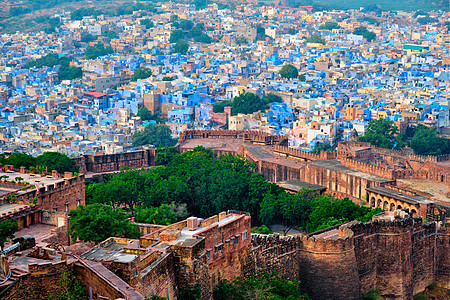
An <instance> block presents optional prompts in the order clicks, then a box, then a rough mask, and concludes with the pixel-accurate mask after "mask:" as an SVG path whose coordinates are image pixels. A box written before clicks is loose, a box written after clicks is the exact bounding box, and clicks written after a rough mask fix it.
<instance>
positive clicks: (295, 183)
mask: <svg viewBox="0 0 450 300" xmlns="http://www.w3.org/2000/svg"><path fill="white" fill-rule="evenodd" d="M276 184H277V185H279V186H281V187H282V188H284V189H287V190H289V191H295V192H298V191H300V190H301V189H302V188H311V189H313V190H315V191H321V190H326V189H327V188H326V187H325V186H323V185H319V184H314V183H308V182H305V181H301V180H296V179H290V180H286V181H280V182H276Z"/></svg>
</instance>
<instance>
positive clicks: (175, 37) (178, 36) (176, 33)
mask: <svg viewBox="0 0 450 300" xmlns="http://www.w3.org/2000/svg"><path fill="white" fill-rule="evenodd" d="M183 38H184V33H183V30H180V29H176V30H173V31H172V32H171V33H170V38H169V42H171V43H176V42H178V41H180V40H182V39H183Z"/></svg>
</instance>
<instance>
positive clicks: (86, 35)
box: [80, 32, 97, 43]
mask: <svg viewBox="0 0 450 300" xmlns="http://www.w3.org/2000/svg"><path fill="white" fill-rule="evenodd" d="M95 40H97V37H96V36H95V35H92V34H90V33H88V32H83V33H82V34H81V39H80V42H82V43H90V42H93V41H95Z"/></svg>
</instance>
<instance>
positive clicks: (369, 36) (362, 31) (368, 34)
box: [353, 26, 377, 42]
mask: <svg viewBox="0 0 450 300" xmlns="http://www.w3.org/2000/svg"><path fill="white" fill-rule="evenodd" d="M353 34H355V35H362V36H363V38H365V39H366V40H367V41H368V42H371V41H373V40H375V39H376V38H377V35H376V34H375V33H374V32H372V31H369V30H367V28H366V27H364V26H360V27H356V28H355V30H354V31H353Z"/></svg>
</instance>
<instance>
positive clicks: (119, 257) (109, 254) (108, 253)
mask: <svg viewBox="0 0 450 300" xmlns="http://www.w3.org/2000/svg"><path fill="white" fill-rule="evenodd" d="M128 245H129V244H128V243H118V242H115V241H114V242H111V243H109V244H107V245H105V246H103V247H96V248H94V249H92V250H90V251H88V252H86V253H84V254H83V255H81V257H82V258H86V259H89V260H95V261H99V260H113V261H116V262H120V263H130V262H132V261H133V260H135V259H136V257H138V256H139V255H137V254H130V253H125V252H123V248H124V247H126V246H128Z"/></svg>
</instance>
